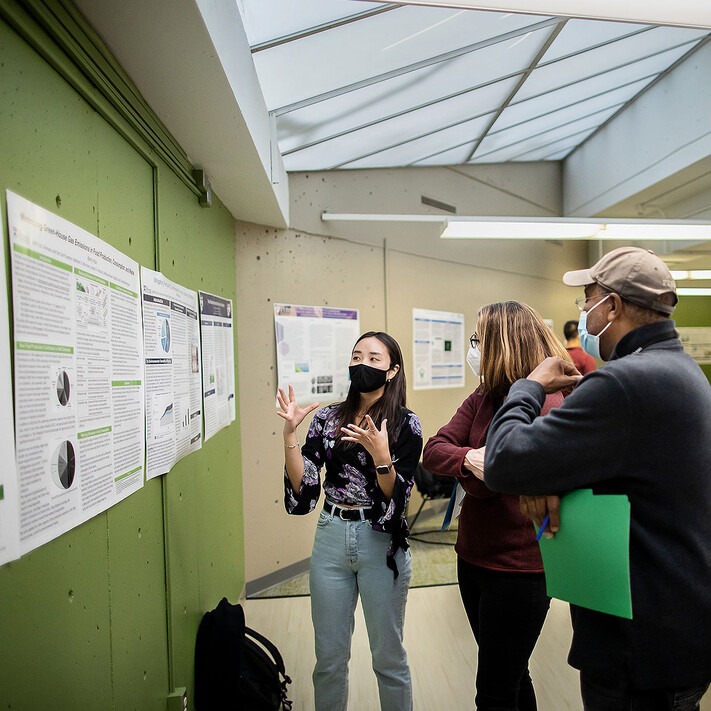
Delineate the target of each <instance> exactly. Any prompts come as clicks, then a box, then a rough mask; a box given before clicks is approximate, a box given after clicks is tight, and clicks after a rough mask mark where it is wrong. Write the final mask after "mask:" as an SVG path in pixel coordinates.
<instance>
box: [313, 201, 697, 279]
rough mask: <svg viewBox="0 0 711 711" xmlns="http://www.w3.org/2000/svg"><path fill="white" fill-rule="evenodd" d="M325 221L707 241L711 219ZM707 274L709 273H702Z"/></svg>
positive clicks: (492, 233) (456, 234) (364, 216)
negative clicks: (429, 224)
mask: <svg viewBox="0 0 711 711" xmlns="http://www.w3.org/2000/svg"><path fill="white" fill-rule="evenodd" d="M321 219H322V220H323V221H324V222H434V223H437V224H439V225H441V226H442V229H443V232H442V234H441V237H442V238H443V239H541V240H546V239H554V240H563V239H585V240H590V239H594V240H600V239H603V240H619V241H621V242H636V241H647V240H665V241H677V240H684V241H689V242H707V241H709V240H711V221H708V220H658V221H656V222H652V221H651V220H632V219H617V218H616V219H612V218H610V219H607V220H606V219H605V218H599V217H598V218H595V217H590V218H587V217H581V218H573V217H488V216H487V217H480V216H468V215H467V216H465V215H454V216H450V215H428V214H423V215H418V214H409V215H408V214H397V213H379V214H378V213H336V212H328V211H324V212H322V213H321ZM698 278H706V277H698Z"/></svg>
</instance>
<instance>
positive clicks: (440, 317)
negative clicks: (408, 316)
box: [412, 309, 468, 390]
mask: <svg viewBox="0 0 711 711" xmlns="http://www.w3.org/2000/svg"><path fill="white" fill-rule="evenodd" d="M412 339H413V343H412V353H413V383H412V387H413V389H415V390H434V389H437V388H463V387H464V365H465V358H466V350H467V348H468V344H465V341H464V314H456V313H451V312H449V311H431V310H429V309H412Z"/></svg>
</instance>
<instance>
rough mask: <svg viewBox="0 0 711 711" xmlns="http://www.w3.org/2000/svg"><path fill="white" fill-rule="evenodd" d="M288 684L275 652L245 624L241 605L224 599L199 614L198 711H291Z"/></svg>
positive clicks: (197, 646) (289, 680)
mask: <svg viewBox="0 0 711 711" xmlns="http://www.w3.org/2000/svg"><path fill="white" fill-rule="evenodd" d="M255 640H256V641H255ZM290 683H291V679H290V678H289V677H288V676H287V675H286V671H285V669H284V662H283V660H282V658H281V654H279V650H278V649H277V648H276V647H275V646H274V644H273V643H272V642H270V641H269V640H268V639H267V638H266V637H264V636H263V635H261V634H259V632H255V631H254V630H252V629H250V628H249V627H247V626H246V625H245V623H244V610H243V609H242V606H241V605H232V604H230V603H229V601H228V600H227V598H226V597H223V598H222V600H221V601H220V604H219V605H218V606H217V607H216V608H215V609H214V610H211V611H210V612H206V613H205V614H204V615H203V618H202V620H201V622H200V627H199V628H198V632H197V639H196V641H195V709H196V710H197V711H223V710H224V711H227V710H231V711H289V710H290V709H291V701H289V700H288V699H287V697H286V685H287V684H290Z"/></svg>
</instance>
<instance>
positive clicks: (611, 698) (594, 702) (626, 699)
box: [580, 640, 709, 711]
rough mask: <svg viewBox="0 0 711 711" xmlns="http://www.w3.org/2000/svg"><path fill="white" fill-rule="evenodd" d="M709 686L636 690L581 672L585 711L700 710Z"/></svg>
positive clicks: (581, 690) (581, 688)
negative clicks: (609, 683)
mask: <svg viewBox="0 0 711 711" xmlns="http://www.w3.org/2000/svg"><path fill="white" fill-rule="evenodd" d="M660 642H661V643H662V644H663V643H664V641H663V640H660ZM708 687H709V685H708V684H701V685H700V686H695V687H692V688H690V689H654V690H645V691H637V690H634V689H626V688H622V689H621V688H618V687H615V686H609V685H606V684H604V683H601V682H599V681H597V680H593V679H591V678H590V677H589V676H586V675H585V674H583V673H582V672H581V673H580V692H581V695H582V697H583V708H584V709H585V711H698V710H699V702H700V701H701V697H702V696H703V695H704V694H705V693H706V689H708Z"/></svg>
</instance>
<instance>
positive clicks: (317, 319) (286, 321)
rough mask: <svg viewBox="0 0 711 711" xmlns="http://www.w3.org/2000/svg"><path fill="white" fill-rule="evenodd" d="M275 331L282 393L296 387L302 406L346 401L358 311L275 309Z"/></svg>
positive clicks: (283, 306)
mask: <svg viewBox="0 0 711 711" xmlns="http://www.w3.org/2000/svg"><path fill="white" fill-rule="evenodd" d="M274 331H275V335H276V353H277V372H278V378H279V387H280V388H283V389H284V391H286V392H288V389H289V385H292V386H293V388H294V395H295V397H296V400H297V402H298V403H299V404H300V405H308V404H310V403H313V402H319V403H322V404H325V403H329V402H338V401H340V400H343V399H344V398H345V397H346V393H347V392H348V365H349V363H350V359H351V350H352V349H353V344H354V343H355V342H356V339H357V338H358V336H359V335H360V322H359V319H358V309H346V308H334V307H331V306H299V305H295V304H274Z"/></svg>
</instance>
